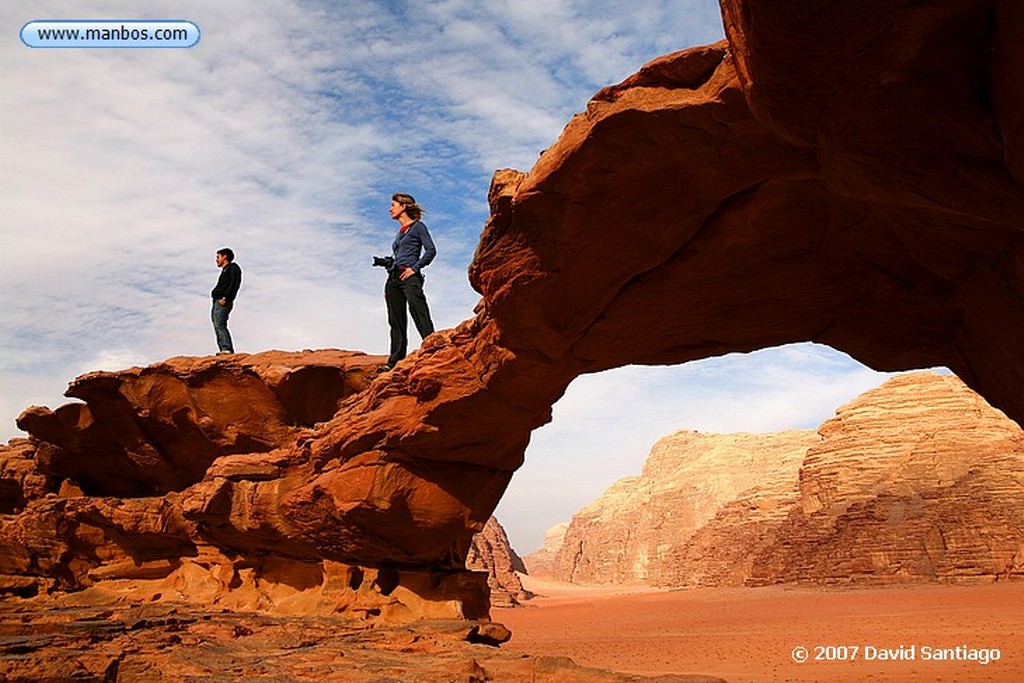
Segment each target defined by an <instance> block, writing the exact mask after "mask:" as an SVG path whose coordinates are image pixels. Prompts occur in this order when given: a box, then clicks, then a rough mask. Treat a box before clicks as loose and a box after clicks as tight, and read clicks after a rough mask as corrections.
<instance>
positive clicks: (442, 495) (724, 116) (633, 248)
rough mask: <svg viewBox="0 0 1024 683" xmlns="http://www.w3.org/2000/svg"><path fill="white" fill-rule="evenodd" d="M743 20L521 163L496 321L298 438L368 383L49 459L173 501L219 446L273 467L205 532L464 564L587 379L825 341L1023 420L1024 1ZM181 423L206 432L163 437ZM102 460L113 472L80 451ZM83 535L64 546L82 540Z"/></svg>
mask: <svg viewBox="0 0 1024 683" xmlns="http://www.w3.org/2000/svg"><path fill="white" fill-rule="evenodd" d="M723 15H724V18H725V28H726V35H727V41H723V42H721V43H718V44H716V45H712V46H708V47H704V48H695V49H691V50H687V51H684V52H680V53H676V54H672V55H668V56H666V57H664V58H661V59H658V60H655V61H654V62H652V63H651V64H648V65H647V66H645V67H644V68H642V69H641V70H640V71H639V72H638V73H637V74H635V75H634V76H631V77H630V78H628V79H626V80H625V81H624V82H623V83H621V84H619V85H616V86H612V87H609V88H605V89H604V90H602V91H601V92H599V93H598V94H597V95H596V96H595V97H594V98H593V100H592V101H591V102H590V103H589V104H588V105H587V109H586V111H585V112H584V113H581V114H579V115H577V116H576V117H574V118H573V120H572V121H570V122H569V124H568V125H567V127H566V128H565V130H564V132H563V134H562V136H561V137H560V139H559V140H558V141H557V142H556V143H555V144H553V145H552V146H551V147H550V148H549V149H548V150H547V151H546V152H545V153H544V154H543V155H542V156H541V158H540V159H539V161H538V162H537V164H536V165H535V166H534V168H533V169H532V170H531V171H530V173H529V174H528V175H527V174H520V173H516V172H513V171H503V172H499V173H498V174H496V176H495V180H494V183H493V184H492V188H491V193H490V196H489V200H490V204H491V216H490V218H489V220H488V222H487V225H486V226H485V229H484V233H483V235H482V237H481V242H480V245H479V247H478V250H477V253H476V257H475V259H474V262H473V264H472V265H471V267H470V273H469V275H470V280H471V282H472V284H473V286H474V287H475V288H476V289H477V290H478V291H479V292H480V293H481V294H482V296H483V300H482V302H481V304H480V305H479V306H478V307H477V310H476V317H475V318H473V319H471V320H469V321H466V322H465V323H463V324H462V325H460V326H459V327H458V328H457V329H455V330H447V331H442V332H439V333H437V334H435V335H432V336H431V337H429V338H428V339H427V340H425V343H424V344H423V346H422V348H421V350H420V351H419V352H418V353H416V354H413V355H411V356H410V357H409V358H408V359H407V360H406V361H404V362H403V363H402V364H400V365H399V367H398V368H397V369H396V370H395V371H394V372H391V373H388V375H387V376H386V377H385V378H381V379H379V380H378V381H376V382H374V383H373V384H372V385H371V386H370V387H369V388H368V389H367V390H366V391H364V392H362V393H360V394H357V395H355V396H352V397H351V398H349V399H346V400H344V401H343V403H342V405H341V407H340V409H339V411H338V412H337V413H336V414H335V415H334V417H333V418H332V419H331V420H330V421H329V422H325V423H321V424H320V425H319V426H318V427H316V428H315V430H314V432H313V433H312V434H311V435H309V436H308V438H307V435H306V434H304V433H303V432H302V430H301V429H300V428H299V425H300V424H301V423H302V422H303V421H306V422H309V421H312V420H315V419H320V418H322V417H324V416H325V415H326V414H327V413H328V412H329V411H330V406H331V405H333V401H334V399H336V398H340V397H341V395H340V394H339V395H338V396H329V397H328V399H327V400H326V401H325V403H324V404H320V403H317V404H316V405H314V406H307V407H306V408H308V409H309V410H311V413H310V414H308V415H305V414H304V415H295V414H292V415H289V414H286V413H273V412H271V413H262V412H259V409H260V407H261V406H262V407H266V406H269V405H270V404H269V403H267V401H268V400H269V396H268V394H272V393H273V389H272V388H270V384H272V382H271V383H266V384H262V385H261V384H260V383H259V382H257V381H255V380H253V379H252V376H251V375H250V374H244V376H243V375H240V376H239V378H238V379H239V380H240V381H244V382H246V383H248V384H249V385H250V388H251V390H252V394H253V396H257V395H259V396H261V398H260V399H259V400H258V401H256V402H255V404H254V406H253V411H250V410H248V409H246V410H243V411H242V413H243V414H240V415H235V416H234V417H233V418H232V420H231V423H232V424H233V423H235V422H238V423H239V424H242V425H246V424H249V425H251V426H260V428H261V429H260V431H259V432H253V431H250V430H249V429H248V428H245V429H242V430H241V431H238V432H233V431H232V430H231V429H228V428H227V427H226V426H225V427H224V428H220V427H218V426H216V425H214V426H207V425H204V424H203V423H202V422H201V421H196V420H195V419H193V417H192V414H193V413H196V414H198V412H203V411H204V410H205V409H204V408H203V406H202V402H201V401H200V400H199V398H196V397H193V396H192V389H188V390H184V389H180V387H179V388H178V389H176V390H175V391H184V393H185V394H187V395H189V396H190V397H191V398H189V401H193V400H194V401H198V403H197V404H196V406H197V407H190V408H189V409H187V410H185V412H183V413H158V414H156V415H154V416H152V419H150V417H149V416H144V415H142V414H141V413H138V412H137V411H136V415H135V417H133V418H131V419H130V420H125V419H123V410H124V408H123V405H119V404H117V403H116V402H112V403H110V406H111V410H112V413H111V414H110V415H98V414H97V415H94V414H92V411H91V410H90V411H88V412H85V411H83V410H82V409H76V408H72V409H67V410H64V412H61V413H60V414H54V415H52V416H50V415H40V416H36V415H34V414H29V415H27V416H26V418H25V419H26V420H27V422H25V425H26V427H28V428H29V430H30V431H33V433H38V434H40V435H41V436H40V441H42V442H45V443H46V444H50V445H48V446H44V447H43V448H42V449H41V451H40V453H39V455H38V458H39V461H40V463H41V464H43V465H44V467H45V468H46V469H45V472H46V473H50V472H53V473H54V475H56V476H65V475H74V476H72V477H71V478H72V479H75V480H76V481H78V480H81V481H80V484H79V485H80V487H81V488H82V491H83V492H86V493H89V494H92V495H95V494H99V493H101V492H109V493H114V494H116V495H125V496H143V495H166V496H171V495H172V494H173V493H174V492H177V491H183V490H184V489H185V487H190V485H195V484H196V483H197V482H198V481H199V479H202V478H203V477H205V476H206V468H207V467H208V466H209V465H210V463H211V462H212V461H213V459H214V458H215V457H217V456H219V455H245V454H248V453H253V452H259V453H263V454H267V455H266V457H267V458H269V461H260V462H252V461H246V462H245V463H243V464H242V467H243V470H244V474H242V475H240V476H236V475H230V474H228V475H224V474H223V473H214V474H211V475H210V479H209V480H207V481H204V482H203V486H202V490H198V489H197V490H196V491H194V492H193V493H194V494H195V495H194V496H193V495H190V496H189V497H188V498H187V499H185V500H183V501H182V509H183V510H184V511H185V512H184V514H185V519H186V520H187V523H188V524H194V525H197V528H199V529H201V533H202V534H203V537H204V539H206V540H207V542H210V543H214V544H217V543H220V544H224V543H226V542H227V541H226V540H225V539H233V540H232V541H231V542H232V543H233V542H240V543H246V544H247V545H246V546H245V547H246V548H247V549H248V550H249V551H256V552H260V551H261V550H262V549H265V548H266V547H268V546H274V547H279V546H283V547H286V548H287V550H288V552H289V553H293V554H294V555H295V556H296V557H298V558H300V559H303V558H304V559H312V558H323V559H326V560H330V561H334V562H341V563H349V564H352V565H360V564H365V565H373V566H376V565H378V564H381V563H385V562H386V563H392V564H394V565H397V566H403V567H421V568H422V567H427V566H433V567H449V568H458V567H461V566H462V564H463V562H464V559H465V556H466V553H467V551H468V548H469V545H470V540H471V537H472V535H473V534H474V533H476V532H478V531H480V530H481V529H482V528H483V526H484V524H485V522H486V520H487V519H488V518H489V517H490V515H491V513H492V511H493V510H494V507H495V505H496V504H497V501H498V499H499V498H500V496H501V494H502V492H503V491H504V489H505V486H506V485H507V483H508V481H509V479H510V477H511V475H512V472H513V471H514V470H515V469H516V468H517V467H518V466H519V465H520V464H521V462H522V457H523V452H524V448H525V445H526V443H527V441H528V439H529V434H530V432H531V430H532V429H534V428H536V427H537V426H539V425H541V424H544V423H545V422H547V421H548V420H550V416H551V412H550V408H551V405H552V404H553V403H554V402H555V401H556V400H557V399H558V398H559V396H561V394H562V393H563V391H564V390H565V387H566V386H567V385H568V384H569V382H571V381H572V379H573V378H575V377H576V376H578V375H580V374H582V373H584V372H596V371H600V370H603V369H607V368H612V367H616V366H621V365H626V364H631V363H646V364H669V363H682V362H685V361H688V360H693V359H697V358H703V357H708V356H713V355H720V354H723V353H727V352H730V351H746V350H753V349H759V348H764V347H768V346H774V345H778V344H783V343H787V342H792V341H806V340H813V341H818V342H822V343H825V344H829V345H831V346H833V347H835V348H837V349H840V350H843V351H846V352H847V353H849V354H850V355H852V356H853V357H855V358H857V359H859V360H861V361H863V362H864V363H866V364H867V365H869V366H871V367H874V368H878V369H885V370H898V369H908V368H915V367H930V366H936V365H945V366H948V367H950V368H952V369H953V370H954V371H956V372H957V373H958V375H959V376H961V377H962V378H963V379H964V380H965V381H966V382H967V383H968V384H969V385H970V386H972V387H973V388H975V389H977V390H978V391H980V392H981V393H982V394H983V395H985V396H986V397H987V398H988V399H989V400H990V401H991V402H992V403H993V404H994V405H997V406H999V407H1000V408H1002V409H1004V410H1005V411H1006V412H1007V413H1008V414H1009V415H1010V416H1011V417H1014V418H1016V419H1018V420H1022V419H1024V394H1022V393H1021V392H1020V390H1019V387H1020V386H1022V385H1024V363H1022V362H1020V356H1021V354H1022V351H1021V348H1020V344H1019V343H1017V340H1019V339H1020V338H1021V337H1022V336H1024V306H1021V304H1020V302H1021V300H1022V298H1024V297H1022V294H1024V292H1022V278H1024V275H1022V272H1024V247H1022V246H1021V245H1024V241H1021V240H1020V239H1018V237H1019V235H1020V234H1021V228H1020V221H1019V217H1020V216H1021V215H1024V191H1022V187H1021V182H1022V180H1024V154H1022V144H1024V135H1022V134H1021V131H1022V121H1024V106H1022V102H1024V95H1022V94H1021V93H1024V88H1022V87H1021V86H1022V85H1024V59H1022V58H1021V57H1020V56H1019V50H1018V49H1017V46H1018V45H1019V44H1020V43H1021V39H1022V38H1024V9H1021V8H1020V6H1019V5H1018V4H1017V3H1014V2H1011V0H937V1H936V2H931V3H928V4H927V5H926V6H923V5H920V4H910V5H893V4H892V3H883V2H871V3H867V4H864V3H860V4H857V5H855V6H851V8H848V9H842V8H840V9H836V7H834V6H833V5H831V4H822V3H820V2H813V1H812V0H797V2H790V3H784V4H779V3H770V2H768V1H767V0H723ZM140 379H141V378H140ZM185 385H186V386H188V382H185ZM91 386H92V387H93V389H94V390H96V391H100V392H103V391H107V390H108V389H107V387H106V385H105V384H104V383H103V382H96V383H93V384H91ZM279 389H280V388H279ZM279 393H280V391H279ZM285 393H287V392H285ZM295 393H296V395H298V396H305V395H308V394H307V393H306V392H303V391H297V392H295ZM120 395H121V396H122V397H124V398H125V400H127V401H129V402H130V400H131V399H130V397H125V396H124V395H123V394H120ZM118 400H120V399H118ZM115 406H116V407H115ZM224 409H225V410H227V411H229V410H233V409H234V407H233V406H224ZM190 410H191V411H192V412H189V411H190ZM303 410H305V408H304V409H303ZM197 411H198V412H197ZM58 412H59V411H58ZM300 412H302V411H300ZM253 415H255V416H256V418H255V419H251V418H252V416H253ZM36 418H39V422H40V423H41V424H34V421H36ZM247 420H248V422H247ZM179 421H180V423H181V429H177V427H178V425H179ZM99 422H103V423H104V424H109V425H111V427H110V428H107V427H92V428H90V424H98V423H99ZM115 425H116V427H115ZM170 425H174V426H175V427H176V429H175V430H173V432H174V434H175V437H174V438H181V439H183V441H182V442H174V441H173V440H172V441H171V442H169V443H168V448H167V450H166V452H164V451H159V450H149V449H147V448H146V444H147V443H153V442H154V441H152V439H156V442H159V443H162V442H163V441H162V437H161V433H162V432H163V430H165V429H166V428H167V427H168V426H170ZM122 427H123V428H124V429H125V431H124V433H123V434H122V433H120V432H121V428H122ZM147 430H148V431H147ZM76 439H79V441H76ZM289 439H291V440H292V441H290V442H289V444H288V445H282V446H281V448H282V449H283V450H281V451H280V452H276V451H275V445H277V444H281V443H282V442H283V441H288V440H289ZM186 443H187V444H188V447H187V448H184V447H182V448H180V449H178V448H176V446H183V445H184V444H186ZM82 448H84V451H83V452H89V453H102V454H103V456H102V460H103V462H104V463H106V465H105V466H104V467H98V466H96V467H89V468H81V467H80V466H79V465H78V464H77V462H76V461H75V460H74V459H73V458H68V457H64V456H65V455H66V454H67V453H71V452H75V450H76V449H82ZM282 463H287V465H283V464H282ZM275 468H277V469H276V470H275ZM122 470H123V473H124V474H125V475H126V476H125V477H124V482H122V481H120V480H119V477H118V476H116V475H118V474H119V473H121V472H122ZM268 471H276V472H279V473H280V475H281V476H280V478H277V479H267V476H268V475H267V474H266V473H267V472H268ZM154 472H155V474H154ZM270 500H274V501H276V502H275V505H274V506H268V505H267V504H266V502H267V501H270ZM242 501H256V504H255V505H252V506H251V507H249V508H241V507H239V505H240V504H241V502H242ZM229 502H231V504H230V505H229ZM65 505H66V504H65ZM240 509H246V510H247V512H246V513H245V514H241V515H240V514H239V510H240ZM97 514H98V517H97V516H95V515H94V516H93V517H91V518H90V519H92V520H94V521H93V522H91V524H96V523H100V524H105V525H106V528H113V529H120V528H121V526H119V525H118V524H117V523H114V522H111V521H110V519H109V516H106V513H97ZM96 519H100V520H102V521H101V522H96V521H95V520H96ZM157 521H158V522H159V524H158V525H157V526H156V527H154V528H156V529H161V528H162V526H161V525H167V529H168V530H174V531H173V533H171V535H172V536H174V534H177V533H179V532H178V531H177V527H176V526H175V525H176V524H177V523H178V522H177V521H176V520H175V519H171V518H166V519H160V520H152V523H157ZM91 528H92V527H82V529H85V530H86V531H89V533H92V531H90V529H91ZM147 528H148V527H147ZM80 530H81V529H80ZM83 533H84V532H83ZM69 534H71V532H70V531H69V530H68V529H65V528H62V529H60V530H54V531H53V535H54V548H57V547H60V544H61V543H65V544H68V547H74V546H75V543H78V542H80V541H81V539H79V538H78V537H74V535H73V534H72V535H70V536H69ZM175 537H180V535H179V536H175ZM90 562H95V560H93V559H89V560H88V561H87V564H88V563H90ZM72 574H73V577H76V578H77V577H78V576H79V574H80V572H73V573H72ZM64 580H67V579H64Z"/></svg>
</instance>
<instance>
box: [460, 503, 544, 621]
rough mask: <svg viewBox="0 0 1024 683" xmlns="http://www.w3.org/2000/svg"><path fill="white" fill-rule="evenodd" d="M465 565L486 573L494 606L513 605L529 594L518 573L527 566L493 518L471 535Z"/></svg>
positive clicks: (524, 570) (518, 603)
mask: <svg viewBox="0 0 1024 683" xmlns="http://www.w3.org/2000/svg"><path fill="white" fill-rule="evenodd" d="M466 568H467V569H473V570H476V571H480V572H487V577H488V578H487V582H488V585H489V586H490V588H491V605H492V606H493V607H515V606H516V605H520V604H522V603H523V602H524V601H525V600H526V599H528V598H529V597H530V593H529V592H528V591H527V590H526V589H525V588H523V582H522V581H521V580H520V579H519V574H517V572H519V573H523V574H525V573H526V566H525V565H524V564H523V560H522V558H520V557H519V555H517V554H516V551H515V550H513V548H512V544H511V543H509V540H508V535H507V534H506V533H505V529H504V528H503V527H502V526H501V523H500V522H499V521H498V520H497V519H496V518H494V517H491V518H490V519H489V520H487V524H485V525H484V528H483V531H481V532H480V533H478V534H477V535H475V536H474V537H473V544H472V545H471V546H470V548H469V553H468V555H467V557H466Z"/></svg>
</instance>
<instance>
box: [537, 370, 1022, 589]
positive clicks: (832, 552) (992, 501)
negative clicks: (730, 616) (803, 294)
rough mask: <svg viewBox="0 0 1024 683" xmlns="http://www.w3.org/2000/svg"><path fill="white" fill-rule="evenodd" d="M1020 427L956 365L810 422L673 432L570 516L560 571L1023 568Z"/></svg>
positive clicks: (668, 574)
mask: <svg viewBox="0 0 1024 683" xmlns="http://www.w3.org/2000/svg"><path fill="white" fill-rule="evenodd" d="M1022 492H1024V431H1022V430H1021V428H1020V427H1019V426H1018V425H1017V424H1016V423H1015V422H1013V421H1012V420H1010V419H1008V418H1007V417H1006V416H1005V415H1004V414H1003V413H1002V412H1001V411H998V410H995V409H994V408H992V407H991V406H989V405H988V404H987V403H986V402H985V401H984V399H982V398H981V397H979V396H978V395H977V394H976V393H975V392H973V391H971V390H970V389H968V388H967V387H966V386H965V385H964V384H963V382H961V381H960V380H959V379H957V378H956V377H955V376H952V375H938V374H935V373H930V372H927V373H910V374H906V375H900V376H897V377H895V378H893V379H891V380H889V381H888V382H886V383H885V384H883V385H882V386H880V387H878V388H876V389H872V390H870V391H867V392H865V393H864V394H862V395H860V396H858V397H857V398H855V399H854V400H853V401H851V402H849V403H848V404H846V405H844V406H842V407H840V408H839V409H838V410H837V411H836V416H835V417H834V418H832V419H830V420H828V421H827V422H825V423H824V424H822V425H821V427H820V428H819V429H818V431H817V433H815V432H810V431H808V432H786V433H780V434H761V435H747V434H740V435H736V434H697V433H694V432H679V433H677V434H674V435H671V436H668V437H666V438H664V439H662V440H661V441H659V442H658V444H657V445H656V446H655V447H654V448H653V449H652V451H651V455H650V457H649V458H648V461H647V463H646V464H645V466H644V471H643V473H642V474H641V475H640V476H638V477H629V478H625V479H621V480H619V481H618V482H616V483H615V485H613V486H612V487H611V488H609V490H608V491H607V492H605V494H604V495H602V496H601V497H600V498H599V499H598V500H596V501H595V502H594V503H592V504H591V505H589V506H587V507H585V508H584V509H582V510H580V511H579V512H578V513H577V514H576V515H575V516H574V517H573V520H572V522H571V524H570V525H569V528H568V531H567V532H566V535H565V543H564V544H563V546H562V548H561V549H560V550H559V552H558V554H557V556H556V561H555V566H554V571H553V576H554V578H557V579H560V580H563V581H570V582H576V583H630V582H646V583H651V584H656V585H667V586H744V585H764V584H774V583H815V584H833V585H834V584H888V583H906V582H945V583H962V582H972V581H997V580H1007V579H1019V578H1024V513H1022V512H1021V511H1022V510H1024V494H1022Z"/></svg>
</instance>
